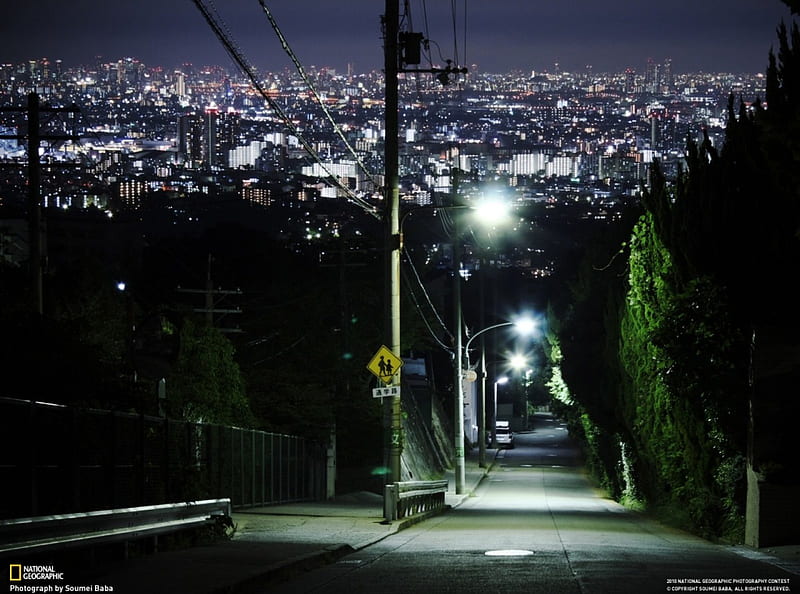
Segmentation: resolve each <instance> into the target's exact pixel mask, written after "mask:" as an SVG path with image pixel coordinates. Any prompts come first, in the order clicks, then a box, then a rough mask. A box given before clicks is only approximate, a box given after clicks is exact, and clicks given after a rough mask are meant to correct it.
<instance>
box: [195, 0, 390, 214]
mask: <svg viewBox="0 0 800 594" xmlns="http://www.w3.org/2000/svg"><path fill="white" fill-rule="evenodd" d="M193 1H194V4H195V6H197V8H198V10H199V11H200V12H201V14H202V15H203V18H205V20H206V23H208V25H209V27H211V29H212V31H213V32H214V34H215V35H216V36H217V38H218V39H219V40H220V42H221V43H222V45H223V46H224V47H225V49H226V51H227V52H228V54H230V56H231V58H232V59H233V61H234V62H235V63H236V64H237V65H238V66H239V68H241V69H242V71H243V72H244V74H245V75H247V77H248V78H249V79H250V83H251V84H252V85H253V87H254V88H255V89H256V91H258V93H259V95H261V97H262V98H263V99H264V100H265V101H266V102H267V104H268V105H269V106H270V108H271V109H272V110H273V111H274V112H275V113H276V114H277V115H278V116H279V117H280V118H281V120H282V121H283V123H284V125H285V126H286V127H287V128H289V130H290V131H291V132H292V134H293V135H295V136H296V137H297V139H298V141H299V142H300V144H301V145H302V146H303V148H304V149H305V151H306V152H307V153H308V154H309V155H310V156H311V158H312V159H314V161H315V162H316V163H317V164H318V165H319V166H320V167H321V168H322V170H323V171H324V172H325V173H326V174H327V175H328V178H326V181H328V182H329V183H332V184H333V185H335V186H336V187H337V188H339V189H340V190H342V191H343V192H344V194H345V196H346V197H347V199H348V200H349V202H351V203H353V204H355V205H357V206H360V207H361V208H362V209H363V210H364V211H365V212H367V213H368V214H370V215H372V216H373V217H375V218H376V219H381V216H380V214H378V211H377V209H376V208H375V207H374V206H373V205H372V204H370V203H369V202H367V201H366V200H364V199H363V198H361V197H359V196H356V195H355V194H354V193H353V191H352V190H351V189H350V188H348V187H347V186H345V185H344V184H343V183H341V181H339V180H338V178H337V177H336V176H335V175H333V173H332V172H331V171H330V170H329V169H328V167H327V166H326V165H325V163H323V161H322V159H321V158H320V156H319V154H318V153H317V151H315V150H314V148H313V147H312V146H311V145H310V144H309V143H308V141H307V140H306V139H305V138H303V136H302V134H300V131H299V129H298V128H297V126H296V125H295V124H294V122H292V120H291V119H290V118H289V117H288V116H287V115H286V113H285V112H284V111H283V109H282V108H281V106H280V105H279V104H278V103H277V102H276V101H275V100H274V99H273V98H272V97H270V96H269V94H268V93H267V92H266V90H265V89H264V87H263V86H262V85H261V83H260V82H259V80H258V77H257V76H256V75H255V69H254V68H253V67H252V66H251V65H250V63H249V62H248V61H247V58H246V57H245V56H244V54H243V53H242V52H241V51H240V50H239V49H238V47H237V46H236V44H235V43H234V42H233V37H232V36H231V35H230V34H229V33H228V32H227V28H226V26H225V24H224V21H223V20H222V19H221V18H220V16H219V14H217V13H216V9H213V13H214V14H212V10H211V9H209V7H208V6H207V5H206V4H205V2H206V1H207V2H208V3H209V4H210V5H211V6H212V7H213V1H212V0H193Z"/></svg>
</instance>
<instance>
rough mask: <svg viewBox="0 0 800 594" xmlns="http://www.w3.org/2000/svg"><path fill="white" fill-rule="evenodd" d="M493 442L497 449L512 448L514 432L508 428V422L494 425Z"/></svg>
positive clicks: (498, 422)
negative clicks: (495, 442) (495, 443)
mask: <svg viewBox="0 0 800 594" xmlns="http://www.w3.org/2000/svg"><path fill="white" fill-rule="evenodd" d="M494 434H495V441H497V447H498V448H506V449H509V450H510V449H513V448H514V432H513V431H511V428H510V427H509V426H508V421H497V424H496V425H495V433H494Z"/></svg>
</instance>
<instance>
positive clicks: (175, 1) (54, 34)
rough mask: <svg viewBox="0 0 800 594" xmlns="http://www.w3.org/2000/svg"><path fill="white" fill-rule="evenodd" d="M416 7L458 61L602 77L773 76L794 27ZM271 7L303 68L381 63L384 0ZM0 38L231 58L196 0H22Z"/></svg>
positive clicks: (275, 44)
mask: <svg viewBox="0 0 800 594" xmlns="http://www.w3.org/2000/svg"><path fill="white" fill-rule="evenodd" d="M408 5H409V7H410V17H411V25H412V27H411V28H412V29H413V30H415V31H420V32H422V33H423V34H425V35H426V37H428V38H429V39H431V41H432V42H433V43H432V44H431V52H432V54H433V55H434V57H433V59H434V60H435V61H436V62H437V63H442V62H443V61H444V60H445V59H453V60H454V61H455V62H456V63H458V64H467V65H470V66H472V65H473V64H474V65H476V66H477V67H478V69H479V70H481V71H483V72H498V73H502V72H509V71H512V70H537V71H543V70H545V71H547V70H550V71H552V69H553V68H555V64H556V63H557V64H559V66H560V68H561V70H564V71H580V70H585V69H586V66H587V65H591V66H592V69H593V70H594V71H595V72H612V71H622V70H624V69H625V68H628V67H632V68H635V69H637V70H642V69H643V68H644V65H645V62H646V60H647V59H648V58H653V59H655V60H656V61H661V60H664V59H667V58H669V59H671V60H672V63H673V65H674V69H675V71H676V72H697V71H705V72H763V71H764V70H765V69H766V66H767V59H768V53H769V50H770V48H773V47H775V45H776V40H777V36H776V33H775V30H776V28H777V26H778V25H779V24H780V23H781V21H784V22H786V23H787V24H788V23H791V15H790V12H789V9H788V8H787V7H786V6H785V5H784V4H783V3H782V2H781V1H780V0H765V1H764V2H760V3H756V2H752V1H750V0H729V1H726V2H720V1H719V0H699V1H696V2H690V1H689V0H678V1H676V2H672V3H670V4H669V5H667V4H663V5H650V6H647V7H643V6H642V5H641V4H640V3H638V2H635V1H634V0H618V1H616V2H613V3H605V4H597V3H594V2H592V1H590V0H570V1H568V2H562V3H559V4H558V5H555V4H553V5H542V4H541V3H521V2H519V1H518V0H497V1H495V2H491V3H467V2H466V0H465V1H464V2H453V3H449V2H447V3H446V2H444V1H443V0H438V1H436V2H433V1H432V2H421V1H414V0H412V1H410V2H409V3H408ZM267 6H268V7H269V10H270V11H271V13H272V14H273V16H274V17H275V20H276V22H277V24H278V26H279V27H280V28H281V30H282V32H283V34H284V35H285V37H286V39H287V41H288V43H289V45H290V46H291V47H292V49H293V50H294V52H295V54H296V55H297V57H298V58H299V60H300V61H301V62H302V63H303V64H304V65H305V66H307V67H310V66H317V67H332V68H335V69H337V70H340V71H344V70H345V69H346V68H347V66H348V65H349V66H351V67H352V68H353V69H354V70H355V71H357V72H366V71H369V70H374V69H380V68H381V67H382V62H383V50H382V40H381V32H380V16H381V14H382V13H383V11H384V6H385V5H384V3H383V2H378V1H376V0H350V1H348V2H346V3H343V4H336V3H332V2H323V1H321V0H298V1H295V2H292V3H289V2H285V1H278V2H270V3H267ZM453 6H455V12H454V13H453V12H451V7H453ZM217 8H218V9H219V10H220V15H221V17H222V19H223V20H224V22H225V23H226V25H227V26H228V28H229V30H230V34H231V35H232V37H233V39H234V40H235V41H236V43H237V44H238V45H239V46H240V48H241V49H242V51H243V52H244V54H245V55H246V56H247V58H248V59H249V60H250V61H251V62H252V63H253V64H254V65H255V66H256V67H258V68H263V69H265V70H269V71H279V70H283V69H284V68H292V64H291V61H290V59H289V57H288V56H287V55H286V53H285V52H284V51H283V49H282V48H281V46H280V43H279V41H278V39H277V36H276V35H275V32H274V31H273V29H272V27H271V26H270V23H269V21H268V19H267V18H266V16H265V14H264V11H263V10H262V8H261V6H259V2H258V0H235V1H233V2H226V3H225V6H224V7H217ZM426 17H427V18H426ZM0 35H2V36H3V38H4V49H3V52H2V53H1V54H0V62H3V63H16V62H22V61H26V60H29V59H36V58H44V57H47V58H49V59H52V60H55V59H61V60H63V61H64V62H65V64H66V65H67V66H73V65H78V64H90V63H92V62H93V61H94V60H95V58H96V56H102V57H103V59H104V60H109V61H112V60H116V59H119V58H121V57H125V56H131V57H135V58H137V59H140V60H142V61H143V62H145V63H146V64H148V65H153V66H164V67H168V68H171V67H174V66H176V65H178V64H181V63H185V62H189V63H193V64H195V65H198V66H202V65H220V66H228V65H230V64H231V61H230V58H229V57H228V55H227V54H226V52H225V50H224V49H223V47H222V45H221V43H220V42H219V41H218V40H217V38H216V37H215V36H214V34H213V32H212V31H211V28H210V27H209V26H208V24H207V23H206V22H205V20H204V19H203V16H202V15H201V13H200V11H199V10H198V9H197V7H196V6H195V5H194V3H193V2H190V1H188V0H167V2H166V3H165V2H163V1H162V2H156V1H155V0H142V1H140V2H137V3H135V5H133V4H122V5H118V4H109V3H107V2H99V1H97V0H83V1H79V2H73V3H69V4H65V3H59V2H54V1H52V0H39V1H37V2H32V3H19V4H15V5H14V6H12V7H9V11H8V15H7V18H6V19H5V20H4V21H3V22H2V24H0Z"/></svg>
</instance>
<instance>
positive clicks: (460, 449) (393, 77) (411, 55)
mask: <svg viewBox="0 0 800 594" xmlns="http://www.w3.org/2000/svg"><path fill="white" fill-rule="evenodd" d="M383 29H384V76H385V77H386V79H385V97H384V106H385V116H384V117H385V124H386V140H385V145H384V166H385V178H386V179H385V180H384V186H385V196H384V198H385V200H386V211H385V212H386V214H385V216H386V253H387V256H386V262H387V274H386V278H387V289H386V293H387V302H388V306H387V308H386V309H387V312H386V320H387V324H386V325H387V332H388V334H389V337H388V342H389V346H390V349H391V351H392V353H393V354H394V355H395V356H396V357H397V358H398V359H399V358H400V346H401V345H400V249H401V248H402V244H401V235H400V188H399V186H400V176H399V165H398V158H399V153H400V151H399V141H398V134H399V126H398V117H399V116H398V109H399V101H398V75H399V73H400V72H410V73H429V74H435V75H436V78H437V80H438V81H439V82H440V83H441V84H442V85H448V84H450V82H451V81H450V77H451V75H457V74H466V72H467V69H466V68H459V67H456V66H454V65H453V62H452V60H446V62H447V65H446V67H445V68H430V69H420V68H418V67H417V68H412V69H408V68H406V67H407V66H418V65H419V64H420V63H421V55H420V47H421V44H422V43H423V35H422V33H414V32H403V33H401V32H400V0H386V6H385V13H384V15H383ZM459 303H460V300H459ZM460 319H461V318H460V315H459V322H458V323H459V324H460ZM458 337H459V338H458V340H459V341H460V340H461V331H460V327H459V332H458ZM459 344H460V342H459ZM457 357H458V358H459V364H458V367H459V369H460V357H461V349H460V348H459V349H458V350H457ZM459 374H460V371H459ZM391 382H392V383H391V385H392V386H399V385H400V374H399V373H397V374H395V375H394V376H392V379H391ZM457 384H458V388H457V389H456V397H457V398H456V399H457V402H456V415H457V417H458V418H459V420H460V422H458V423H456V425H457V427H456V433H457V435H456V470H457V472H456V492H457V493H463V489H464V486H463V484H464V423H463V413H461V412H460V411H461V409H463V405H464V394H463V391H462V390H461V388H460V387H461V382H460V380H459V381H458V382H457ZM385 400H386V401H388V402H387V403H386V404H385V406H386V407H387V409H388V410H385V411H384V414H385V415H386V416H387V417H388V418H389V419H390V427H391V435H390V442H389V446H388V452H387V457H388V465H389V482H397V481H400V462H401V455H402V452H403V425H402V416H401V401H400V396H391V397H387V398H386V399H385ZM459 427H460V436H461V437H460V441H459V437H458V432H459ZM459 444H460V445H459ZM459 453H460V458H459ZM459 459H460V466H459V462H458V460H459ZM459 468H460V473H459V472H458V469H459ZM459 476H460V482H459ZM459 484H460V485H461V487H460V488H459V487H458V485H459Z"/></svg>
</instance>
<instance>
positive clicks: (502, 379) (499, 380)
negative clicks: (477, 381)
mask: <svg viewBox="0 0 800 594" xmlns="http://www.w3.org/2000/svg"><path fill="white" fill-rule="evenodd" d="M494 383H496V384H500V385H503V384H507V383H508V378H507V377H506V376H504V375H503V376H500V377H498V378H497V379H496V380H495V382H494Z"/></svg>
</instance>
